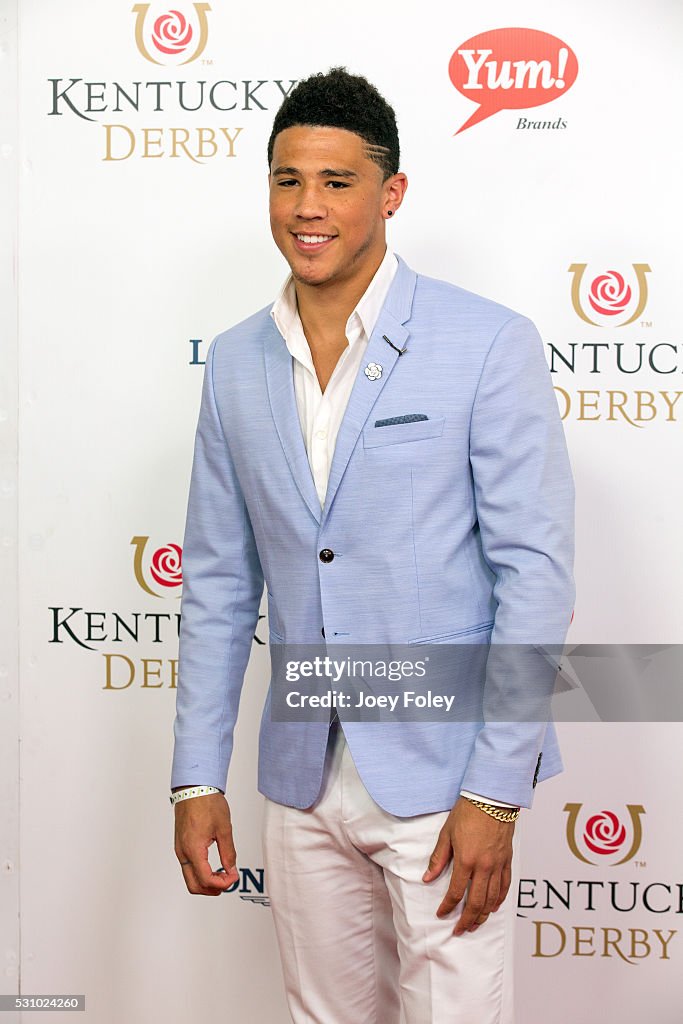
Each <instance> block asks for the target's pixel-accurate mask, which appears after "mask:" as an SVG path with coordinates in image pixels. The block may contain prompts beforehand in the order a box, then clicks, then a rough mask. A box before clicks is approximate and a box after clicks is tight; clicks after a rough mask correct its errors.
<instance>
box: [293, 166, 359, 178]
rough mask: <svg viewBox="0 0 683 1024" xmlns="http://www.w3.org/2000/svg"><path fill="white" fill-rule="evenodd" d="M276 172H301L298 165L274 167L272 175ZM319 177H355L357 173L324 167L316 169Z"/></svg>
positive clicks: (344, 169)
mask: <svg viewBox="0 0 683 1024" xmlns="http://www.w3.org/2000/svg"><path fill="white" fill-rule="evenodd" d="M276 174H301V171H300V170H299V168H298V167H276V168H275V170H274V171H273V175H274V176H275V175H276ZM318 174H319V175H320V177H321V178H357V177H358V175H357V174H356V172H355V171H351V170H348V169H346V168H333V167H326V168H325V169H324V170H322V171H318Z"/></svg>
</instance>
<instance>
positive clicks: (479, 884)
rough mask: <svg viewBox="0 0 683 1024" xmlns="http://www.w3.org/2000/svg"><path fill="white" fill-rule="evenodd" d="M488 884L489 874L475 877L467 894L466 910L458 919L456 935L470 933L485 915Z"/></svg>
mask: <svg viewBox="0 0 683 1024" xmlns="http://www.w3.org/2000/svg"><path fill="white" fill-rule="evenodd" d="M488 882H489V875H488V874H482V873H481V872H480V873H479V874H476V875H474V876H473V878H472V880H471V882H470V887H469V890H468V892H467V899H466V900H465V908H464V910H463V911H462V913H461V915H460V917H459V918H458V922H457V924H456V926H455V928H454V934H455V935H462V934H463V932H466V931H469V929H470V928H471V927H472V925H473V924H475V922H476V920H477V918H478V917H480V916H483V915H484V914H485V910H484V907H485V905H486V893H487V891H488Z"/></svg>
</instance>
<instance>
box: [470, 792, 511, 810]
mask: <svg viewBox="0 0 683 1024" xmlns="http://www.w3.org/2000/svg"><path fill="white" fill-rule="evenodd" d="M460 796H468V797H470V799H471V800H481V801H482V802H483V803H485V804H493V806H494V807H513V808H516V807H517V804H506V803H505V802H504V801H503V800H492V799H491V797H490V796H481V795H480V794H479V793H470V791H469V790H468V789H461V790H460Z"/></svg>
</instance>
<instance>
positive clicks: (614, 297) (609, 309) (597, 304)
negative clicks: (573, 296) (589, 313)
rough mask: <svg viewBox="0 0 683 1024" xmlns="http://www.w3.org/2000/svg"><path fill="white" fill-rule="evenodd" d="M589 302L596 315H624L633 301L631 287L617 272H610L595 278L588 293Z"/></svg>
mask: <svg viewBox="0 0 683 1024" xmlns="http://www.w3.org/2000/svg"><path fill="white" fill-rule="evenodd" d="M588 301H589V302H590V304H591V306H592V307H593V309H594V310H595V312H596V313H601V314H602V316H615V315H616V314H617V313H623V312H624V310H625V309H626V307H627V306H628V304H629V302H630V301H631V287H630V285H627V284H626V282H625V281H624V279H623V277H622V276H621V274H619V273H617V271H616V270H609V271H608V272H607V273H606V274H600V276H599V277H596V278H595V280H594V281H593V283H592V284H591V287H590V292H589V293H588Z"/></svg>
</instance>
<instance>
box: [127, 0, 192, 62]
mask: <svg viewBox="0 0 683 1024" xmlns="http://www.w3.org/2000/svg"><path fill="white" fill-rule="evenodd" d="M152 6H153V5H152V4H135V6H134V7H133V8H132V12H133V14H134V15H135V45H136V46H137V48H138V50H139V52H140V54H141V55H142V56H143V57H144V58H145V60H148V61H150V63H151V64H174V65H181V64H191V63H192V61H193V60H197V58H198V57H200V56H201V55H202V53H203V52H204V49H205V47H206V42H207V39H208V38H209V23H208V19H207V13H208V12H209V11H210V10H211V7H210V6H209V4H203V3H200V4H193V5H192V7H193V10H194V17H192V18H188V17H187V16H186V15H185V14H184V13H183V12H182V11H178V10H175V9H173V10H170V11H162V12H160V13H158V14H157V15H156V17H154V13H153V14H152V16H151V17H150V16H149V9H150V7H152Z"/></svg>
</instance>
